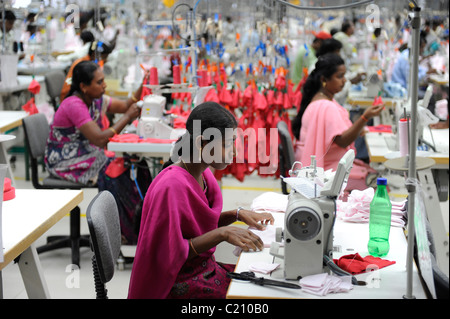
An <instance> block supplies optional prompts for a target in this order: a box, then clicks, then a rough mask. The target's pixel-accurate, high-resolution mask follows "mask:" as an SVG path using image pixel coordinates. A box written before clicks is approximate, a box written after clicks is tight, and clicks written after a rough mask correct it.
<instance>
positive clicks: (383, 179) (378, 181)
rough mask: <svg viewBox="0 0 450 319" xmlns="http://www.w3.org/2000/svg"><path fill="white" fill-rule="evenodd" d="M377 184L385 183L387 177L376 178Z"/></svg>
mask: <svg viewBox="0 0 450 319" xmlns="http://www.w3.org/2000/svg"><path fill="white" fill-rule="evenodd" d="M377 185H387V179H386V178H384V177H379V178H377Z"/></svg>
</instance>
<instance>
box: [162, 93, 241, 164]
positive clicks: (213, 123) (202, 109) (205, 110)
mask: <svg viewBox="0 0 450 319" xmlns="http://www.w3.org/2000/svg"><path fill="white" fill-rule="evenodd" d="M194 121H195V123H194ZM197 125H200V127H198V126H197ZM210 128H215V129H217V130H219V132H220V133H221V136H222V137H225V135H226V133H225V132H226V129H230V128H231V129H234V128H237V121H236V118H235V117H234V115H233V114H231V113H230V111H228V110H227V109H226V108H225V107H223V106H222V105H220V104H218V103H216V102H204V103H202V104H200V105H198V106H196V107H194V109H193V110H192V112H191V114H190V115H189V117H188V119H187V121H186V133H185V134H184V135H183V136H182V137H180V138H179V139H178V140H177V141H176V142H175V145H174V151H173V154H172V156H171V158H170V159H169V160H168V161H167V162H166V163H164V165H163V169H164V168H166V167H168V166H170V165H172V164H173V163H175V162H176V161H177V160H178V158H180V157H181V156H183V154H182V151H183V150H185V149H186V147H187V146H188V147H189V151H190V155H191V157H193V154H194V152H193V150H194V147H195V145H194V144H195V139H196V138H197V136H200V135H203V134H204V133H205V130H207V129H210ZM202 142H205V141H202ZM187 143H189V144H187ZM185 155H186V154H185ZM177 157H178V158H177ZM172 159H173V160H172Z"/></svg>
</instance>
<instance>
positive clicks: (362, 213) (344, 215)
mask: <svg viewBox="0 0 450 319" xmlns="http://www.w3.org/2000/svg"><path fill="white" fill-rule="evenodd" d="M374 193H375V192H374V189H373V188H372V187H369V188H367V189H365V190H363V191H360V190H353V191H352V192H351V193H350V195H349V196H348V199H347V201H346V202H344V201H342V200H337V201H336V205H337V216H338V218H340V219H342V220H343V221H346V222H353V223H368V222H369V216H370V202H371V201H372V199H373V196H374ZM405 203H406V200H403V201H398V202H397V201H391V204H392V210H391V212H392V215H391V226H395V227H404V226H405V223H406V220H405V218H404V215H405V211H406V207H405Z"/></svg>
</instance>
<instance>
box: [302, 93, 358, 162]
mask: <svg viewBox="0 0 450 319" xmlns="http://www.w3.org/2000/svg"><path fill="white" fill-rule="evenodd" d="M351 126H352V122H351V121H350V118H349V114H348V111H347V110H346V109H345V108H343V107H342V106H341V105H340V104H339V103H337V102H336V101H335V100H333V101H328V100H316V101H314V102H311V103H310V104H309V106H308V108H307V109H306V111H305V114H303V118H302V128H301V130H300V140H298V141H296V143H295V160H296V161H299V162H301V163H302V164H303V167H305V166H309V165H310V164H311V155H316V162H317V166H318V167H323V168H324V169H325V170H328V169H330V168H331V169H333V170H336V168H337V165H338V163H339V160H340V159H341V157H342V156H344V154H345V153H346V152H347V151H348V150H349V149H350V148H353V149H354V146H353V144H352V145H351V146H348V147H346V148H342V147H340V146H338V145H337V144H336V143H333V141H334V138H335V137H336V136H338V135H341V134H342V133H343V132H345V131H346V130H347V129H348V128H349V127H351Z"/></svg>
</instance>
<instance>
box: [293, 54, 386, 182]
mask: <svg viewBox="0 0 450 319" xmlns="http://www.w3.org/2000/svg"><path fill="white" fill-rule="evenodd" d="M345 71H346V68H345V64H344V60H342V58H341V57H339V55H337V54H334V53H330V54H325V55H323V56H321V57H320V58H319V60H318V61H317V63H316V67H315V69H314V71H313V72H312V73H311V74H310V75H309V76H308V79H307V80H306V83H305V85H304V87H303V98H302V102H301V106H300V111H299V113H298V114H297V116H296V117H295V119H294V120H293V122H292V131H293V134H294V136H295V138H296V143H295V160H296V161H299V162H301V163H302V165H303V166H309V165H310V164H311V155H315V156H316V162H317V166H318V167H323V168H324V169H325V170H328V169H333V170H336V168H337V165H338V163H339V160H340V159H341V157H342V156H343V155H344V154H345V153H346V152H347V151H348V150H349V149H350V148H353V149H354V141H355V140H356V138H357V137H358V136H359V135H360V134H361V132H362V129H363V128H364V126H365V125H366V123H367V122H368V121H369V119H371V118H372V117H374V116H377V115H379V114H380V113H381V111H382V109H383V107H384V105H378V106H371V107H368V108H367V109H366V110H365V111H364V113H363V115H362V116H361V117H360V118H359V119H357V120H356V121H355V122H354V123H352V122H351V121H350V118H349V113H348V111H347V110H346V109H345V108H344V107H342V106H341V105H339V103H337V102H336V100H334V95H335V94H336V93H338V92H340V91H341V90H342V88H343V87H344V85H345V81H346V79H345ZM361 162H362V161H361ZM358 165H363V163H360V162H358V161H355V163H354V165H353V169H352V172H353V173H354V172H355V171H357V170H358V168H357V167H358ZM363 166H364V165H363ZM351 174H352V173H350V178H351Z"/></svg>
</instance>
